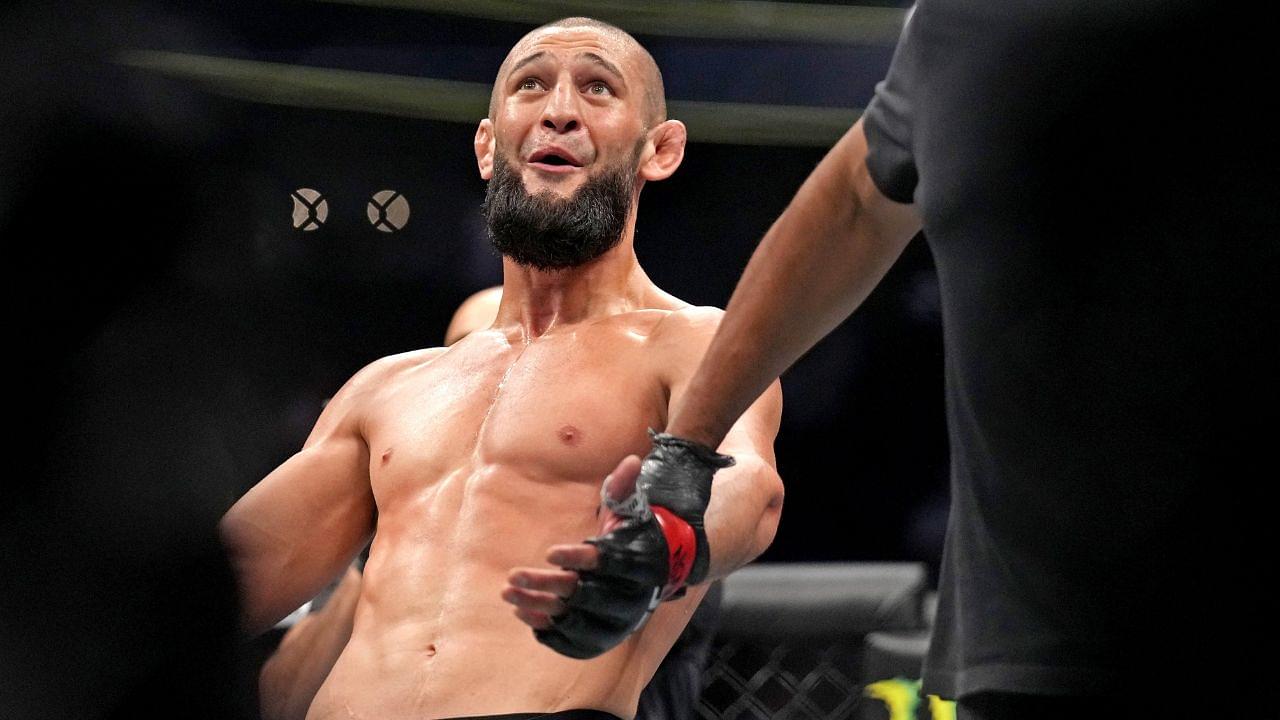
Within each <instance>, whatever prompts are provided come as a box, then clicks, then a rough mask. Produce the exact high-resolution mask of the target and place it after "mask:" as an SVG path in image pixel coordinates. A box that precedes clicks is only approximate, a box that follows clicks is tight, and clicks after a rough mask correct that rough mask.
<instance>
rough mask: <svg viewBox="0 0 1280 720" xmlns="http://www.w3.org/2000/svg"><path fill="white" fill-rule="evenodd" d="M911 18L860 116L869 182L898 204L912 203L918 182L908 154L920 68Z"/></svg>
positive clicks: (912, 15) (913, 159)
mask: <svg viewBox="0 0 1280 720" xmlns="http://www.w3.org/2000/svg"><path fill="white" fill-rule="evenodd" d="M914 15H915V12H914V11H913V12H912V13H911V14H910V15H909V16H908V19H907V24H906V27H905V28H903V31H902V37H901V38H900V39H899V40H898V47H897V49H896V50H894V53H893V62H892V63H891V64H890V65H889V73H888V75H886V76H885V79H884V80H882V81H880V83H879V84H878V85H876V94H875V96H874V97H873V98H871V103H870V104H869V105H867V110H866V112H865V113H864V114H863V116H862V128H863V131H864V132H865V133H866V135H867V168H868V170H870V172H871V180H872V181H873V182H874V183H875V184H876V187H877V188H878V189H879V190H880V192H882V193H884V195H885V197H887V198H889V199H890V200H893V201H895V202H900V203H911V202H914V198H915V191H916V182H917V180H918V176H917V174H916V161H915V156H914V154H913V153H912V150H911V121H912V114H913V112H912V111H913V109H914V108H913V106H912V102H913V99H912V97H911V90H912V86H913V85H915V76H916V73H917V68H918V65H919V61H918V57H919V53H918V52H917V50H916V45H917V42H916V41H915V40H914V37H915V35H916V33H915V32H914V31H913V30H914V27H915V25H916V24H917V23H914V22H912V20H911V18H912V17H914Z"/></svg>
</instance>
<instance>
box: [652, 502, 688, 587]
mask: <svg viewBox="0 0 1280 720" xmlns="http://www.w3.org/2000/svg"><path fill="white" fill-rule="evenodd" d="M652 510H653V516H654V517H655V518H657V520H658V527H660V528H662V535H663V537H665V538H666V539H667V584H666V585H663V586H662V599H663V600H666V599H667V598H669V597H671V596H672V595H674V594H675V593H676V591H677V590H679V589H680V588H682V587H684V581H685V580H687V579H688V578H689V573H690V571H692V570H693V556H694V555H695V554H696V553H697V552H698V538H697V536H696V535H695V534H694V532H693V526H692V525H690V524H689V523H687V522H685V521H684V520H682V519H681V518H680V516H679V515H676V514H675V513H673V512H671V511H670V510H668V509H666V508H664V507H660V506H658V505H654V506H652Z"/></svg>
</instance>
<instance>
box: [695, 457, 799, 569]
mask: <svg viewBox="0 0 1280 720" xmlns="http://www.w3.org/2000/svg"><path fill="white" fill-rule="evenodd" d="M782 494H783V490H782V479H781V478H780V477H778V472H777V471H776V470H774V469H773V467H771V466H770V465H769V464H768V463H766V462H765V461H763V460H761V459H760V458H757V457H753V456H741V457H739V458H738V462H737V464H736V465H734V466H733V467H730V468H727V469H725V470H721V471H720V472H719V473H717V474H716V477H715V480H714V482H713V483H712V486H711V504H710V506H709V507H708V508H707V515H706V529H707V542H708V543H709V545H710V547H711V566H710V572H709V574H708V578H707V579H708V580H716V579H719V578H722V577H724V576H726V575H728V574H729V573H731V572H733V571H734V570H737V569H738V568H740V567H742V566H743V565H746V564H747V563H749V562H751V561H752V560H754V559H756V558H757V557H759V555H760V553H762V552H764V551H765V550H766V549H768V547H769V545H770V543H772V542H773V537H774V535H775V534H776V533H777V530H778V519H779V518H780V517H781V514H782Z"/></svg>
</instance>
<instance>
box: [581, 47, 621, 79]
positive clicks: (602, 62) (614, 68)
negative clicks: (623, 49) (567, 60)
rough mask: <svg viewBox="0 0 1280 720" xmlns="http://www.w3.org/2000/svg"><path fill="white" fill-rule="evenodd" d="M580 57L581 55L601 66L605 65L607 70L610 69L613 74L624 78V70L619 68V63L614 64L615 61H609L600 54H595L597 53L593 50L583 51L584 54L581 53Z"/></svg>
mask: <svg viewBox="0 0 1280 720" xmlns="http://www.w3.org/2000/svg"><path fill="white" fill-rule="evenodd" d="M578 57H580V58H586V59H587V60H590V61H591V62H593V63H595V64H596V65H599V66H600V67H603V68H604V69H605V70H608V71H609V72H610V73H612V74H613V75H616V76H617V78H618V79H619V80H622V79H624V78H623V77H622V71H621V70H619V69H618V66H617V65H614V64H613V63H611V62H609V61H608V60H605V59H604V58H602V57H600V56H599V55H597V54H595V53H593V52H586V53H582V54H581V55H579V56H578Z"/></svg>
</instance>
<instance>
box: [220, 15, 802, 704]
mask: <svg viewBox="0 0 1280 720" xmlns="http://www.w3.org/2000/svg"><path fill="white" fill-rule="evenodd" d="M631 43H632V44H634V41H633V40H632V41H631ZM637 47H638V46H637ZM536 53H541V55H538V56H537V58H535V59H534V60H532V61H531V62H529V63H526V64H525V66H524V67H523V68H521V70H523V71H524V72H527V73H531V75H530V77H532V78H533V80H531V81H529V82H525V81H524V80H523V75H522V76H521V77H514V78H512V77H507V76H506V75H500V77H499V85H498V87H497V89H496V90H495V103H496V106H497V111H496V113H495V117H494V118H493V120H485V121H483V122H482V123H481V127H480V130H479V131H478V132H477V136H476V154H477V161H478V164H479V168H480V172H481V175H482V177H484V178H485V179H488V178H489V177H491V174H492V167H493V162H494V156H495V147H498V148H501V149H502V150H503V151H504V152H505V153H506V155H507V157H509V158H510V162H512V163H513V164H515V165H516V167H517V168H518V170H519V172H521V175H522V178H523V180H524V182H525V185H526V187H527V188H528V189H529V191H530V192H539V191H542V190H544V189H545V190H549V191H551V192H556V193H561V194H563V195H565V196H569V195H571V194H572V193H573V191H574V190H575V189H576V187H578V185H579V184H580V182H581V178H582V177H585V174H586V173H591V172H594V171H595V167H594V166H595V165H597V164H600V165H602V166H603V165H606V164H608V163H617V162H619V161H620V160H621V159H622V158H629V157H634V152H635V148H636V138H637V136H638V135H643V136H644V144H643V149H642V152H641V153H640V157H639V160H638V163H639V167H638V169H637V186H636V189H635V191H634V198H633V203H632V207H631V212H630V215H629V218H628V221H627V226H626V230H625V232H624V235H623V238H622V241H621V242H619V244H618V245H617V246H616V247H614V248H613V249H612V250H609V251H608V252H606V253H605V254H604V255H603V256H601V257H599V258H597V259H595V260H592V261H590V262H588V263H586V264H584V265H582V266H580V267H575V268H570V269H568V270H564V271H556V272H539V271H536V270H532V269H530V268H527V267H521V266H518V265H516V264H515V263H514V262H512V261H511V260H510V259H508V258H504V261H503V269H504V289H503V296H502V300H501V305H500V307H499V310H498V314H497V317H496V319H495V320H494V321H493V325H492V327H490V328H487V329H484V330H480V331H477V332H474V333H472V334H470V335H468V336H467V337H465V338H463V339H462V340H461V341H459V342H457V343H456V344H455V345H453V346H451V347H448V348H433V349H428V350H420V351H415V352H409V353H404V354H401V355H395V356H391V357H388V358H383V359H382V360H378V361H376V362H374V363H372V364H371V365H369V366H368V367H366V368H365V369H363V370H361V371H360V372H359V373H357V374H356V375H355V376H354V377H353V378H352V379H351V380H349V381H348V382H347V383H346V385H344V386H343V388H342V389H341V390H340V391H339V392H338V393H337V394H336V395H335V396H334V398H333V399H332V400H331V401H330V402H329V404H328V405H327V406H326V408H325V410H324V412H323V414H322V415H321V417H320V419H319V420H318V421H317V423H316V427H315V429H314V430H313V431H312V434H311V436H310V437H309V438H308V439H307V441H306V443H305V445H304V447H303V449H302V450H301V451H300V452H299V453H297V454H296V455H295V456H293V457H292V458H290V459H289V460H288V461H286V462H285V463H284V464H283V465H282V466H280V467H279V468H277V469H276V470H275V471H273V472H272V473H271V474H270V475H268V476H267V477H266V478H265V479H264V480H263V481H262V482H260V483H259V484H258V485H257V486H255V487H254V488H253V489H252V490H250V492H249V493H248V494H246V495H245V497H244V498H242V499H241V500H240V501H239V502H237V503H236V505H235V506H234V507H233V508H232V509H231V510H230V511H228V513H227V515H226V516H225V517H224V519H223V523H222V532H223V537H224V539H225V541H226V544H227V546H228V549H229V552H230V554H231V557H232V561H233V564H234V566H235V568H236V571H237V575H238V577H239V580H240V586H241V591H242V603H243V615H244V619H243V621H244V625H245V627H246V629H247V630H248V631H249V632H251V633H256V632H260V631H262V630H265V629H266V628H268V627H270V626H271V625H272V624H273V623H274V622H276V621H277V620H278V619H279V618H281V617H283V616H284V615H285V614H287V613H288V612H290V611H292V610H293V609H294V608H296V607H297V606H298V605H300V604H301V603H302V602H304V601H306V600H307V599H309V598H310V597H312V596H314V595H315V593H316V592H318V591H319V590H320V589H321V588H322V587H323V586H324V585H325V584H326V583H327V582H329V581H330V580H332V579H333V578H335V577H337V576H338V575H339V574H340V573H341V572H343V571H344V570H345V568H346V567H347V565H348V563H349V562H350V561H351V559H352V557H353V556H354V555H355V554H356V553H357V552H358V551H359V550H360V549H361V548H362V547H363V545H364V543H365V542H367V541H368V539H369V538H370V537H371V536H373V537H374V540H373V544H372V547H371V550H370V554H369V560H368V562H367V564H366V566H365V573H364V578H363V582H362V584H361V587H360V596H359V600H358V602H357V605H356V610H355V620H354V624H353V627H352V632H351V639H350V641H349V642H348V643H347V645H346V648H345V649H344V650H343V652H342V654H341V656H340V657H339V658H338V660H337V662H336V664H335V665H334V667H333V670H332V671H331V672H330V674H329V676H328V678H327V679H326V680H325V682H324V684H323V686H322V687H321V688H320V690H319V692H318V693H317V694H316V697H315V700H314V702H313V703H312V704H311V708H310V711H309V713H308V715H307V717H308V718H310V719H311V720H325V719H327V718H344V719H345V718H369V719H370V720H373V719H374V718H377V719H379V720H382V719H390V720H396V719H401V718H402V719H404V720H408V719H409V718H413V719H414V720H424V719H429V718H447V717H457V716H468V715H488V714H502V713H521V712H552V711H557V710H564V709H572V708H590V709H599V710H604V711H607V712H611V713H613V714H615V715H618V716H620V717H623V718H628V717H631V716H633V715H634V712H635V708H636V702H637V698H638V697H639V694H640V691H641V689H642V688H643V687H644V685H645V684H646V683H647V682H648V680H649V678H650V677H651V676H652V674H653V672H654V670H655V669H656V667H657V666H658V664H659V662H660V661H661V659H662V657H663V656H664V655H665V653H666V652H667V651H668V649H669V648H670V647H671V645H672V643H673V642H674V641H675V639H676V637H677V636H678V635H679V633H680V632H681V630H682V629H683V627H684V625H685V624H686V623H687V621H688V619H689V617H690V615H691V614H692V613H693V610H694V608H695V607H696V605H697V603H698V602H699V601H700V599H701V597H702V595H703V594H704V592H705V586H699V587H693V588H690V590H689V593H688V595H687V596H686V597H685V598H683V599H681V600H678V601H674V602H670V603H666V604H664V605H663V606H662V607H661V608H659V610H658V611H657V612H656V613H655V614H654V616H653V617H652V618H651V620H650V622H649V623H648V624H647V625H646V626H645V627H644V628H643V629H642V630H641V631H639V632H637V633H636V634H634V635H632V636H631V637H630V638H628V639H627V640H626V641H624V642H623V643H622V644H621V645H619V646H618V647H616V648H614V649H613V650H611V651H609V652H607V653H605V654H604V655H602V656H600V657H598V658H595V659H592V660H589V661H579V660H572V659H569V658H566V657H562V656H560V655H557V654H556V653H554V652H552V651H551V650H550V649H548V648H546V647H545V646H543V645H540V644H539V643H537V641H536V640H535V639H534V637H533V633H532V632H530V629H529V627H528V626H527V625H526V624H525V623H524V622H521V619H520V618H521V617H523V618H525V620H526V622H527V621H528V617H529V615H528V613H529V612H531V611H530V610H529V609H528V608H520V607H518V608H517V609H516V612H514V613H513V611H512V608H511V607H510V605H508V604H507V602H504V599H503V597H504V596H503V593H504V589H506V588H507V583H508V580H509V578H510V577H511V574H512V570H513V568H545V569H547V570H548V571H550V570H553V569H554V568H553V567H552V566H551V565H550V564H548V563H547V561H546V558H547V555H548V549H549V548H552V547H554V546H558V545H564V544H573V543H580V542H581V541H582V539H583V538H586V537H589V536H592V535H595V534H597V532H598V529H599V520H598V519H597V514H596V511H597V509H598V507H599V503H600V487H601V481H602V479H603V478H604V477H605V476H606V475H607V474H609V473H610V472H612V471H614V470H615V468H616V467H619V465H618V464H617V463H616V460H617V458H619V457H624V456H630V455H643V454H644V453H645V452H647V450H648V448H649V439H648V436H647V434H646V430H647V429H648V428H654V429H662V428H663V427H665V425H666V421H667V413H668V411H669V408H670V407H671V404H672V403H673V402H674V401H676V400H677V399H678V398H679V397H680V396H681V394H682V393H683V389H684V387H685V386H686V385H687V383H688V380H689V377H690V376H691V375H692V373H693V370H694V369H695V367H696V366H697V361H698V359H699V358H700V357H701V355H702V352H703V351H704V350H705V348H706V345H707V343H708V342H709V341H710V339H711V337H712V335H713V334H714V332H715V328H716V326H717V324H718V322H719V317H720V314H721V313H720V311H718V310H715V309H709V308H694V307H690V306H688V305H687V304H685V303H683V302H681V301H679V300H678V299H676V298H674V297H672V296H670V295H668V294H666V293H664V292H662V291H661V290H660V289H658V288H657V287H656V286H655V285H654V284H653V283H652V282H651V281H650V280H649V278H648V277H647V276H646V275H645V274H644V272H643V271H642V270H641V269H640V267H639V264H638V263H637V262H636V258H635V253H634V249H633V246H632V242H633V237H634V231H635V203H636V201H638V197H639V193H640V189H641V188H642V186H643V184H644V182H645V181H649V180H661V179H664V178H665V177H667V176H669V175H670V174H671V173H672V172H674V171H675V169H676V167H677V166H678V165H679V162H680V159H681V157H682V156H683V148H684V129H683V126H682V125H680V124H679V123H677V122H675V121H665V122H662V123H660V124H658V125H655V126H652V127H648V126H647V125H646V123H645V122H644V121H643V118H644V100H645V94H644V92H643V62H642V58H638V57H637V55H636V53H635V51H634V49H632V48H631V47H630V46H628V45H627V43H626V42H625V41H624V40H623V39H620V38H619V37H617V36H616V35H614V34H612V33H609V32H607V31H604V30H600V29H598V28H593V27H555V26H553V27H550V28H546V29H542V30H540V31H535V33H532V34H531V35H530V36H529V37H527V38H526V39H525V40H523V41H522V42H521V44H519V45H517V47H516V48H515V49H514V50H513V51H512V56H513V58H515V60H513V61H512V62H509V63H505V64H504V68H509V67H511V66H513V65H515V64H516V63H517V62H518V61H519V59H521V58H528V57H530V56H531V55H532V54H536ZM598 59H604V60H605V61H607V62H608V64H609V65H610V66H611V67H612V70H609V71H608V72H603V71H602V70H601V65H600V63H599V62H598ZM614 70H618V71H620V72H621V74H622V76H621V77H618V78H617V80H622V81H624V82H622V83H617V85H618V87H619V90H618V92H617V93H616V94H615V93H613V92H612V89H611V88H610V87H608V86H606V87H604V88H603V89H602V88H601V87H600V85H601V84H602V83H604V82H605V81H604V80H602V79H601V78H607V77H608V76H609V75H613V74H615V73H614ZM624 88H625V89H624ZM550 144H554V145H556V146H558V147H560V148H562V149H563V150H566V151H569V152H571V153H572V154H574V155H575V157H576V159H577V160H579V161H580V162H581V165H582V166H581V167H575V168H570V169H564V168H563V167H561V168H555V169H545V168H541V167H539V166H538V165H537V164H536V163H535V162H533V161H532V160H530V157H529V153H531V152H533V151H536V150H537V149H538V148H540V147H546V146H548V145H550ZM780 412H781V395H780V392H779V391H778V388H777V385H776V384H775V385H774V386H772V387H771V388H769V390H767V391H766V392H765V393H764V394H763V395H762V396H761V397H760V399H759V400H758V401H757V403H756V404H755V405H754V406H753V407H752V408H751V409H750V410H748V412H747V413H746V414H744V415H743V417H742V419H741V420H740V421H739V422H738V424H737V425H735V426H734V428H733V429H732V430H731V431H730V432H729V434H728V436H727V437H726V440H725V443H724V444H723V445H721V450H722V451H723V452H728V453H732V454H734V455H735V456H736V457H737V458H738V465H736V466H735V467H734V468H732V469H731V471H725V472H723V473H721V474H720V475H718V476H717V479H716V485H715V489H714V490H713V496H712V501H711V506H710V508H709V510H708V514H707V523H708V535H709V537H710V538H711V543H712V552H713V554H712V575H713V577H716V576H720V575H723V574H725V573H727V572H729V571H730V570H732V569H733V568H734V567H737V566H739V565H741V564H743V563H745V562H747V561H749V560H750V559H752V558H754V557H755V556H756V555H758V554H759V553H760V552H762V551H763V550H764V549H765V548H766V547H767V546H768V544H769V542H771V540H772V538H773V534H774V532H775V530H776V527H777V521H778V514H779V512H780V508H781V502H782V487H781V482H780V480H779V479H778V476H777V473H776V471H775V469H774V457H773V449H772V443H773V439H774V436H775V435H776V433H777V428H778V420H779V415H780ZM626 462H627V461H624V463H626ZM630 462H634V460H631V461H630ZM375 509H376V512H377V514H376V517H377V527H376V536H375V535H374V531H375V527H374V520H373V518H374V517H375ZM548 609H550V610H552V612H551V613H550V614H554V608H548ZM520 613H525V614H524V615H520Z"/></svg>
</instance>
